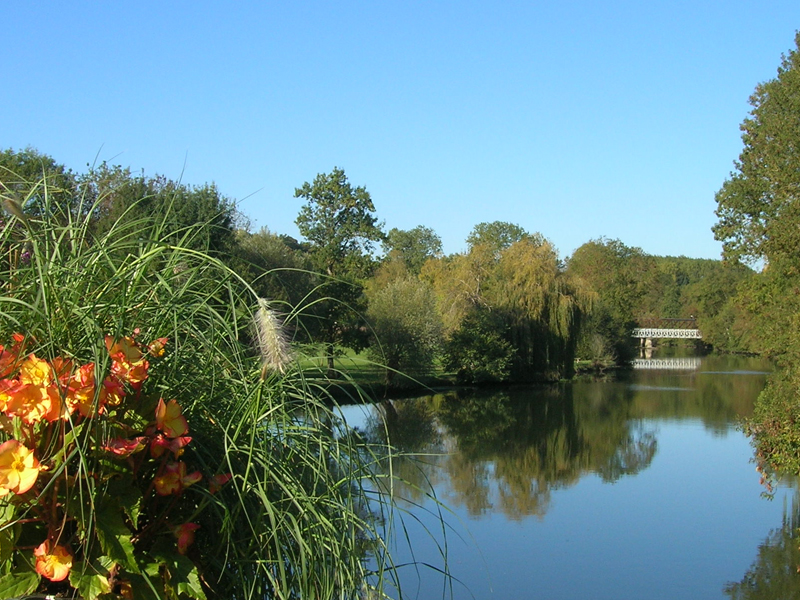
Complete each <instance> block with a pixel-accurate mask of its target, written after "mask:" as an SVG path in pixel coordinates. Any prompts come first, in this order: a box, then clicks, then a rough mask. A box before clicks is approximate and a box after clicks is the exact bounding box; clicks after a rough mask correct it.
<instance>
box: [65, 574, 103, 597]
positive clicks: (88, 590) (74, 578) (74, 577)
mask: <svg viewBox="0 0 800 600" xmlns="http://www.w3.org/2000/svg"><path fill="white" fill-rule="evenodd" d="M69 583H70V585H71V586H72V587H74V588H75V589H76V590H78V592H79V593H80V595H81V597H82V598H83V600H95V598H97V597H98V596H100V595H101V594H107V593H109V592H110V591H111V585H110V584H109V583H108V577H106V576H104V575H101V574H100V573H81V572H79V571H77V570H74V569H73V570H72V572H70V574H69Z"/></svg>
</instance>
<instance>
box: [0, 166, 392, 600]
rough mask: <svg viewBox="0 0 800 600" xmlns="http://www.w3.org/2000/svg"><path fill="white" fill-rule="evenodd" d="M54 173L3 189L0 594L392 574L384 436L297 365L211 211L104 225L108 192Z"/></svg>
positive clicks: (226, 594) (224, 591) (304, 592)
mask: <svg viewBox="0 0 800 600" xmlns="http://www.w3.org/2000/svg"><path fill="white" fill-rule="evenodd" d="M52 191H53V190H50V189H48V185H47V181H45V180H43V181H39V182H36V183H34V184H32V185H31V186H30V187H29V188H28V189H27V190H26V191H25V192H24V193H23V194H22V195H20V194H19V192H18V191H14V192H13V193H12V191H10V190H8V189H5V190H3V189H0V195H1V196H2V198H1V199H2V201H3V205H4V207H5V209H6V210H5V212H4V213H0V218H1V219H2V222H1V223H0V442H2V445H0V598H12V597H17V596H24V595H26V594H62V595H64V596H69V597H82V598H85V599H87V600H91V599H94V598H99V597H102V598H119V597H121V598H143V599H162V598H163V599H166V598H178V597H192V598H226V599H228V598H232V599H245V598H252V599H258V600H263V599H269V598H281V599H290V598H298V599H299V598H302V599H304V600H306V599H309V600H310V599H317V598H319V599H329V598H355V597H359V596H361V595H364V594H365V593H367V594H368V595H370V596H371V597H378V596H377V595H378V594H379V592H376V591H375V590H382V589H385V586H388V587H393V586H396V585H397V582H396V578H395V570H394V568H393V566H392V563H391V559H390V556H389V554H388V552H387V548H386V545H385V543H384V540H385V539H387V535H390V532H389V531H388V529H389V528H390V527H391V523H392V512H393V503H392V502H391V501H389V500H387V498H388V497H389V496H388V495H387V494H386V493H381V494H376V493H373V490H378V489H382V490H390V489H391V484H390V483H387V482H386V481H383V482H378V481H376V479H377V478H379V477H381V475H379V473H380V469H379V468H377V467H376V463H377V461H378V459H379V458H382V457H383V456H385V449H380V450H378V451H376V450H375V448H374V447H370V446H367V445H365V444H364V443H363V442H361V441H359V440H360V437H359V436H358V435H353V434H352V432H348V431H346V428H345V426H344V425H343V424H342V423H341V422H340V420H339V419H337V417H336V415H335V413H334V412H333V411H332V410H330V409H329V408H328V407H327V403H326V402H322V401H321V400H320V399H319V398H320V394H319V393H318V392H319V391H320V390H321V389H323V388H322V387H319V384H314V385H312V384H309V383H308V382H306V380H305V379H304V376H303V373H302V372H301V371H299V370H297V369H296V368H294V366H293V363H292V360H291V357H290V355H289V353H288V347H287V346H286V343H285V340H284V338H283V337H282V334H281V325H280V323H278V322H277V321H276V320H275V315H274V314H273V313H272V312H271V309H270V307H269V305H268V304H266V303H265V302H264V301H260V300H259V299H258V298H256V297H255V296H254V294H253V293H252V291H251V290H250V289H249V288H248V286H247V285H246V283H245V282H243V281H241V280H239V279H238V278H237V276H236V274H235V273H233V272H232V271H231V270H230V269H228V268H227V267H226V266H225V265H224V264H223V263H222V262H221V261H220V260H219V259H218V258H215V257H211V256H209V255H207V254H205V253H203V252H200V251H197V250H192V249H191V248H192V246H193V244H192V243H191V242H192V240H193V239H194V237H195V236H197V235H198V233H199V232H200V229H201V227H202V225H199V226H198V227H196V228H187V229H185V230H182V231H179V232H177V233H176V232H174V231H171V232H169V233H170V235H169V237H167V235H166V234H167V232H166V231H164V230H163V228H164V223H165V222H166V220H164V221H162V222H153V220H152V218H150V217H147V216H143V217H141V219H140V220H139V219H132V218H126V219H124V220H120V221H119V222H117V224H116V225H115V226H113V227H111V228H110V229H109V230H108V231H106V232H105V233H103V234H102V236H100V237H95V236H93V233H92V231H93V229H92V223H93V218H94V216H95V215H96V214H97V211H98V210H99V208H100V206H101V203H102V201H103V199H102V198H101V199H99V200H98V201H97V202H95V203H92V204H88V203H87V202H86V201H82V200H81V199H80V198H73V200H74V202H73V204H72V205H71V206H69V207H65V206H59V205H56V204H55V203H54V202H53V201H52V198H53V197H54V194H52ZM34 203H35V204H36V207H35V210H31V205H32V204H34ZM133 208H134V209H135V206H134V207H133ZM142 231H147V232H150V233H151V235H149V236H148V237H146V238H144V237H143V236H142V233H141V232H142ZM164 239H170V240H175V241H173V242H172V243H164V242H162V241H160V240H164ZM254 316H255V318H256V321H257V327H256V328H255V329H253V326H252V323H253V318H254ZM259 347H260V351H259V350H258V349H259ZM315 386H316V387H315ZM378 455H382V456H381V457H379V456H378ZM368 556H369V557H370V558H369V560H366V557H368ZM368 565H369V566H368ZM365 590H367V591H366V592H365Z"/></svg>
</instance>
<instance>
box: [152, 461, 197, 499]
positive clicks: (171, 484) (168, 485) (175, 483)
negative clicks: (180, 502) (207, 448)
mask: <svg viewBox="0 0 800 600" xmlns="http://www.w3.org/2000/svg"><path fill="white" fill-rule="evenodd" d="M202 478H203V476H202V475H201V474H200V471H195V472H194V473H189V474H188V475H187V474H186V463H184V462H183V461H178V462H176V463H168V464H167V466H166V467H165V468H164V473H163V475H159V476H158V477H156V478H155V487H156V493H157V494H158V495H159V496H169V495H170V494H173V495H176V496H177V495H178V494H180V493H181V492H182V491H183V489H184V488H187V487H189V486H190V485H192V484H193V483H197V482H198V481H200V480H201V479H202Z"/></svg>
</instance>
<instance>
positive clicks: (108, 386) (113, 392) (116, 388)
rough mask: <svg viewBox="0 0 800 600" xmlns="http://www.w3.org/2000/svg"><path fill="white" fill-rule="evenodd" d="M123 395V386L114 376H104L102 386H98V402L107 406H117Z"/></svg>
mask: <svg viewBox="0 0 800 600" xmlns="http://www.w3.org/2000/svg"><path fill="white" fill-rule="evenodd" d="M124 397H125V386H123V385H122V384H121V383H120V382H119V381H118V380H117V379H115V378H114V377H111V376H109V377H106V378H105V379H104V380H103V387H101V388H100V404H104V405H105V404H108V405H109V406H119V405H120V403H122V399H123V398H124Z"/></svg>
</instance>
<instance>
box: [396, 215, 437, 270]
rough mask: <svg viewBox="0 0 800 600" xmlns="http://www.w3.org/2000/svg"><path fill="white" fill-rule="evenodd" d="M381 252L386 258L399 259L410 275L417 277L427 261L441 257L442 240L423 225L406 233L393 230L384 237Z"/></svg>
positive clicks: (400, 230)
mask: <svg viewBox="0 0 800 600" xmlns="http://www.w3.org/2000/svg"><path fill="white" fill-rule="evenodd" d="M383 250H384V252H386V254H387V258H390V259H391V258H395V257H397V258H400V259H401V260H402V261H403V262H404V263H405V264H406V267H407V268H408V270H409V271H410V272H411V273H414V274H415V275H418V274H419V272H420V270H421V269H422V265H423V264H425V262H426V261H427V260H428V259H430V258H437V257H440V256H441V255H442V239H441V238H440V237H439V236H438V235H436V232H435V231H434V230H433V229H431V228H430V227H425V226H423V225H418V226H417V227H414V229H409V230H408V231H404V230H402V229H397V228H394V229H392V230H390V231H389V233H388V235H387V236H386V239H385V240H384V242H383Z"/></svg>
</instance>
